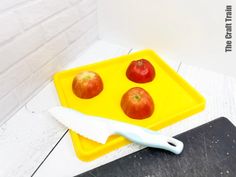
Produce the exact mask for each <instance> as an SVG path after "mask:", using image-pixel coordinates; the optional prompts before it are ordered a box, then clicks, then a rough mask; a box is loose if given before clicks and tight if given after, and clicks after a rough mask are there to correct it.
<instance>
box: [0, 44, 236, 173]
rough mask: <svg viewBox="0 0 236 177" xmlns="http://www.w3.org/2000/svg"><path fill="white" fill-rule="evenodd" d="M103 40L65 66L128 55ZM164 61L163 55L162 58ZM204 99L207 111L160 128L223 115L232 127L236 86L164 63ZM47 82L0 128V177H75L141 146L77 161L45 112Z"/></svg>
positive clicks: (49, 100) (178, 128)
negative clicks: (84, 160)
mask: <svg viewBox="0 0 236 177" xmlns="http://www.w3.org/2000/svg"><path fill="white" fill-rule="evenodd" d="M133 51H134V49H132V48H124V47H121V46H117V45H113V44H110V43H107V42H105V41H97V42H96V43H94V44H93V45H92V46H90V47H89V48H88V49H86V51H84V52H83V53H81V55H79V56H78V58H77V59H76V60H75V61H74V62H73V63H71V64H70V65H69V66H67V67H66V68H71V67H75V66H80V65H84V64H88V63H93V62H97V61H99V60H104V59H108V58H114V57H116V56H119V55H124V54H127V53H129V52H133ZM161 57H162V58H163V59H165V60H166V59H167V58H168V56H161ZM166 62H167V63H169V64H170V65H171V67H172V68H174V69H175V70H176V71H177V72H178V73H179V74H180V75H182V76H183V77H184V78H185V79H186V80H187V81H188V82H190V83H191V84H192V85H193V86H194V87H195V88H196V89H197V90H199V92H200V93H202V94H203V96H204V97H205V98H206V100H207V105H206V109H205V110H204V111H203V112H201V113H199V114H196V115H194V116H191V117H189V118H187V119H184V120H182V121H179V122H177V123H176V124H174V125H172V126H169V127H167V128H164V129H162V130H160V131H161V132H162V133H164V134H166V135H170V136H174V135H177V134H179V133H181V132H184V131H186V130H189V129H192V128H194V127H196V126H198V125H201V124H204V123H206V122H208V121H210V120H213V119H215V118H218V117H221V116H224V117H227V118H228V119H229V120H230V121H231V122H232V123H234V125H236V82H235V80H234V79H233V78H231V77H226V76H224V75H221V74H218V73H215V72H212V71H206V70H203V69H201V68H198V67H193V66H189V65H185V64H183V63H181V59H179V61H177V60H166ZM59 104H60V103H59V101H58V97H57V93H56V90H55V88H54V85H53V83H52V82H50V83H48V85H47V86H46V87H45V88H43V89H42V90H41V91H40V93H38V94H37V95H35V96H34V97H33V98H32V99H31V100H30V101H29V102H28V103H27V104H26V105H25V106H24V107H23V108H22V109H21V110H19V111H18V112H17V113H16V114H15V115H14V116H13V117H12V118H11V119H10V120H9V121H7V122H6V123H5V124H4V125H2V126H1V127H0V167H1V168H0V177H1V176H4V177H8V176H31V175H32V174H33V176H35V177H44V176H58V177H64V176H65V177H66V176H74V175H77V174H80V173H82V172H85V171H87V170H89V169H92V168H95V167H97V166H100V165H102V164H105V163H108V162H110V161H113V160H115V159H117V158H120V157H122V156H125V155H127V154H130V153H132V152H135V151H137V150H139V149H142V148H144V147H142V146H139V145H136V144H130V145H127V146H124V147H122V148H120V149H118V150H116V151H113V152H111V153H109V154H107V155H105V156H103V157H100V158H98V159H96V160H94V161H92V162H83V161H80V160H79V159H77V157H76V155H75V153H74V149H73V146H72V142H71V139H70V136H69V133H68V132H67V129H66V128H65V127H63V126H62V125H60V124H59V123H57V122H56V121H55V120H54V119H53V118H52V117H50V116H49V115H48V114H47V113H46V110H47V109H48V108H50V107H52V106H56V105H59Z"/></svg>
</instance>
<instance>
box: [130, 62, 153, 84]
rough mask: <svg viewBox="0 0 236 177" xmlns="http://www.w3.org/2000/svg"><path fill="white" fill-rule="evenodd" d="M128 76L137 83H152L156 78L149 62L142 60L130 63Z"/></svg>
mask: <svg viewBox="0 0 236 177" xmlns="http://www.w3.org/2000/svg"><path fill="white" fill-rule="evenodd" d="M126 76H127V77H128V78H129V80H131V81H133V82H137V83H146V82H151V81H152V80H153V79H154V77H155V69H154V67H153V66H152V64H151V63H150V62H149V61H148V60H146V59H140V60H136V61H132V62H131V63H130V65H129V66H128V68H127V70H126Z"/></svg>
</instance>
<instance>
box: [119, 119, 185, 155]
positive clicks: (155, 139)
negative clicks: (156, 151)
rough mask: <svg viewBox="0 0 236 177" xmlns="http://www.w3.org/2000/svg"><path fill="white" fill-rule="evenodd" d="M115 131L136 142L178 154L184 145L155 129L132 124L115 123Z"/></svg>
mask: <svg viewBox="0 0 236 177" xmlns="http://www.w3.org/2000/svg"><path fill="white" fill-rule="evenodd" d="M115 133H116V134H120V135H122V136H124V137H126V138H127V139H129V140H130V141H132V142H135V143H137V144H141V145H145V146H148V147H153V148H160V149H165V150H168V151H171V152H173V153H174V154H180V153H181V152H182V151H183V147H184V144H183V143H182V142H181V141H179V140H177V139H175V138H172V137H167V136H164V135H161V134H159V133H157V132H155V131H151V130H148V129H145V128H140V127H137V126H133V125H127V124H123V125H120V126H119V125H117V126H116V128H115Z"/></svg>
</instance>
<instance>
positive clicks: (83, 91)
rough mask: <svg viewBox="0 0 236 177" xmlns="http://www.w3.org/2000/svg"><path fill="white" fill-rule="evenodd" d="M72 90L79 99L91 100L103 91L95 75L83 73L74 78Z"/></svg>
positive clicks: (99, 80)
mask: <svg viewBox="0 0 236 177" xmlns="http://www.w3.org/2000/svg"><path fill="white" fill-rule="evenodd" d="M72 90H73V92H74V94H75V95H76V96H77V97H79V98H83V99H89V98H93V97H95V96H97V95H98V94H99V93H100V92H101V91H102V90H103V82H102V79H101V77H100V76H99V75H98V74H97V73H95V72H93V71H83V72H81V73H79V74H77V75H76V76H75V77H74V79H73V83H72Z"/></svg>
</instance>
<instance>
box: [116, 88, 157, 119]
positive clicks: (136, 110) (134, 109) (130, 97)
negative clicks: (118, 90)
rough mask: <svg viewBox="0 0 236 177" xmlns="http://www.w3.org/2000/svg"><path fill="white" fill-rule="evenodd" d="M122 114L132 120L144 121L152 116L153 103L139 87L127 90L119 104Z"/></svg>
mask: <svg viewBox="0 0 236 177" xmlns="http://www.w3.org/2000/svg"><path fill="white" fill-rule="evenodd" d="M120 105H121V108H122V110H123V111H124V113H125V114H126V115H127V116H128V117H130V118H133V119H145V118H148V117H150V116H151V115H152V113H153V111H154V102H153V100H152V97H151V96H150V95H149V94H148V92H147V91H145V90H144V89H142V88H140V87H133V88H131V89H130V90H128V91H127V92H126V93H125V94H124V95H123V97H122V99H121V102H120Z"/></svg>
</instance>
